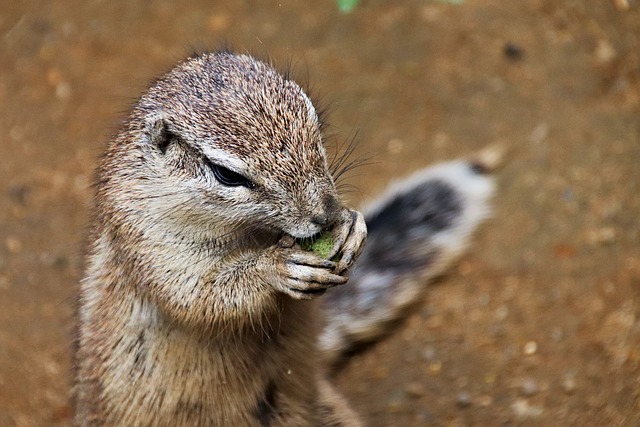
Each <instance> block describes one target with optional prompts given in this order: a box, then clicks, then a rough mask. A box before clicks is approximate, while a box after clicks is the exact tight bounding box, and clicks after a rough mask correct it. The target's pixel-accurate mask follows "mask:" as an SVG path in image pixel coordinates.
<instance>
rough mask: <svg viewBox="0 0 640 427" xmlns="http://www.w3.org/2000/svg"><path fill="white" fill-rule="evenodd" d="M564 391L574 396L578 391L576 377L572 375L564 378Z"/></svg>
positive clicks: (566, 375)
mask: <svg viewBox="0 0 640 427" xmlns="http://www.w3.org/2000/svg"><path fill="white" fill-rule="evenodd" d="M562 389H563V390H564V392H565V393H567V394H573V393H574V392H575V391H576V376H575V375H574V374H572V373H568V374H565V375H564V377H563V378H562Z"/></svg>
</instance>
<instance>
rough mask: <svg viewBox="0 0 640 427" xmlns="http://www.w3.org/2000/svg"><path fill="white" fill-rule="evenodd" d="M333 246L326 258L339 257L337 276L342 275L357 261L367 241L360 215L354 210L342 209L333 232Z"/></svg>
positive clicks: (365, 226)
mask: <svg viewBox="0 0 640 427" xmlns="http://www.w3.org/2000/svg"><path fill="white" fill-rule="evenodd" d="M333 235H334V239H335V241H334V244H333V248H332V249H331V252H330V253H329V256H328V258H329V259H334V257H335V256H336V255H338V254H339V255H340V259H339V260H338V262H337V265H336V270H335V271H336V272H337V273H338V274H342V273H344V272H345V271H346V270H347V269H348V268H349V267H351V265H352V264H353V263H354V262H355V260H356V259H358V256H360V253H362V250H363V249H364V243H365V241H366V239H367V225H366V224H365V222H364V217H363V216H362V214H361V213H360V212H358V211H355V210H350V209H344V211H343V213H342V215H341V217H340V221H339V222H338V224H337V226H336V228H335V230H334V232H333Z"/></svg>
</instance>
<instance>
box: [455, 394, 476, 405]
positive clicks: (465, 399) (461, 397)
mask: <svg viewBox="0 0 640 427" xmlns="http://www.w3.org/2000/svg"><path fill="white" fill-rule="evenodd" d="M471 404H472V401H471V395H470V394H469V393H467V392H466V391H463V392H461V393H460V394H458V397H457V398H456V406H458V408H468V407H469V406H471Z"/></svg>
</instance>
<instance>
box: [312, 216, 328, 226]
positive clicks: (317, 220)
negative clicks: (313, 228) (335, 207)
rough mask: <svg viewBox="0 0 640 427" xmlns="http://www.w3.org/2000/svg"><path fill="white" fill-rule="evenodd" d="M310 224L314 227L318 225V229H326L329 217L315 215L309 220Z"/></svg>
mask: <svg viewBox="0 0 640 427" xmlns="http://www.w3.org/2000/svg"><path fill="white" fill-rule="evenodd" d="M311 222H312V223H314V224H315V225H319V226H320V227H326V226H327V225H329V215H327V214H326V213H324V214H322V215H316V216H314V217H312V218H311Z"/></svg>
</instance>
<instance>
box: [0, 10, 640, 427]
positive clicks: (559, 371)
mask: <svg viewBox="0 0 640 427" xmlns="http://www.w3.org/2000/svg"><path fill="white" fill-rule="evenodd" d="M254 3H259V5H255V4H254ZM455 3H459V4H455ZM11 4H13V5H11ZM224 41H227V42H229V43H231V44H232V45H233V46H236V47H237V48H239V49H241V50H250V51H257V52H259V53H263V54H264V53H269V54H270V55H271V56H272V57H273V58H274V59H275V60H276V62H277V63H279V64H282V65H283V66H284V65H286V64H287V62H289V61H290V62H291V63H292V64H294V65H295V67H296V70H297V74H298V75H299V76H300V77H301V80H302V81H303V82H304V81H308V82H310V83H312V86H313V88H314V90H315V91H316V92H318V93H319V94H320V95H322V97H323V98H324V99H325V101H326V102H327V103H329V104H331V111H332V114H331V116H330V118H331V122H332V123H333V125H334V126H333V127H332V128H331V131H332V133H334V134H335V135H336V138H337V140H338V141H344V140H346V139H348V138H349V137H350V136H351V135H353V134H354V133H355V132H356V130H359V133H358V139H359V140H360V141H361V142H360V145H359V149H358V154H359V155H366V154H370V153H375V154H376V159H377V160H376V162H375V163H374V164H372V165H369V166H366V167H363V168H361V169H359V170H358V171H357V172H356V173H354V174H353V175H352V177H351V182H352V183H353V184H355V185H357V186H358V188H359V189H360V193H357V194H354V195H353V196H352V200H353V203H354V204H359V203H362V202H363V201H365V200H366V199H368V198H370V197H373V196H374V195H375V194H376V192H377V191H379V190H380V189H381V188H383V186H384V185H385V183H386V182H387V181H389V180H391V179H393V178H394V177H399V176H402V175H405V174H406V173H408V172H409V171H412V170H415V169H418V168H420V167H422V166H424V165H426V164H428V163H431V162H435V161H439V160H444V159H450V158H454V157H456V156H462V155H467V154H469V153H472V152H473V151H475V150H477V149H480V148H481V147H483V146H485V145H487V144H490V143H496V142H498V143H502V144H504V145H505V146H507V147H508V148H509V149H510V161H509V163H508V164H507V165H506V167H505V168H504V169H503V170H502V171H501V172H500V174H499V176H498V182H499V186H500V191H499V194H498V196H497V198H496V200H495V216H494V219H493V220H492V221H491V222H490V223H488V224H487V225H486V226H485V227H483V229H482V230H481V232H480V233H479V235H478V236H477V239H476V241H475V243H474V248H473V250H472V252H471V253H470V254H469V255H468V256H466V257H465V258H464V259H463V260H462V262H461V263H460V264H459V265H458V266H457V267H456V268H455V269H454V270H453V271H452V272H451V273H450V274H448V275H447V276H446V277H444V278H443V279H442V280H440V281H439V282H438V283H437V284H435V285H433V287H432V291H431V292H430V293H429V296H428V298H427V299H426V300H425V301H424V303H423V304H422V305H421V307H419V308H418V310H417V311H416V312H415V314H414V315H413V316H412V317H411V318H409V319H408V321H407V322H406V324H405V325H403V327H402V328H401V329H399V330H398V333H397V334H396V335H395V336H394V337H392V338H391V339H389V340H387V341H385V342H383V343H381V344H380V345H378V346H376V347H374V348H373V349H372V350H371V351H369V352H368V353H365V354H363V355H361V356H358V357H356V358H355V359H354V361H353V363H352V364H351V365H350V366H349V367H348V368H347V369H346V370H345V371H344V372H343V373H342V375H341V376H340V378H339V382H340V385H341V387H342V389H343V390H344V391H345V394H346V395H347V396H348V397H349V399H350V401H351V402H352V404H353V406H354V407H355V408H357V410H358V411H359V412H360V413H361V414H363V416H364V418H365V419H366V420H367V421H368V423H369V424H370V425H372V426H390V425H398V426H400V425H403V426H404V425H416V426H417V425H434V426H440V425H446V426H448V425H456V426H458V425H460V426H466V425H468V426H472V425H475V426H495V425H524V426H556V425H557V426H565V425H585V426H586V425H590V426H604V425H616V426H618V425H628V426H634V425H640V415H639V414H640V387H639V384H640V347H639V344H640V245H639V244H638V242H639V239H640V220H639V219H638V216H639V215H638V214H639V213H640V195H639V193H640V168H639V167H638V164H639V162H640V115H639V113H640V4H639V3H638V2H637V1H635V0H628V1H625V0H618V1H615V2H609V1H604V0H603V1H599V2H596V1H591V2H582V1H570V0H528V1H517V2H492V1H489V0H467V1H465V2H452V3H447V2H438V1H429V0H407V1H403V2H397V1H382V0H370V1H367V0H363V1H362V2H361V4H360V5H359V6H358V7H357V8H356V9H355V10H354V11H353V12H352V13H351V14H348V15H345V14H341V13H340V12H338V10H337V8H336V7H335V4H334V3H333V2H332V1H323V2H319V1H317V2H311V1H309V2H302V1H297V2H296V1H290V0H282V1H279V2H275V1H265V2H249V1H246V0H245V1H233V2H232V1H228V2H219V1H197V2H170V1H154V2H142V1H138V2H131V1H119V0H118V1H108V2H107V1H97V0H94V1H79V0H69V1H65V2H44V1H32V0H23V1H21V2H3V4H2V5H1V6H0V43H1V46H2V47H1V48H0V123H1V124H2V126H1V127H0V135H1V142H0V158H1V159H2V160H1V161H0V198H1V199H2V201H1V206H2V209H0V425H2V426H61V425H69V423H70V417H71V407H70V405H69V396H70V377H71V374H70V372H71V369H72V367H71V354H72V353H71V348H72V341H73V339H72V336H73V334H72V332H73V322H74V321H73V311H74V309H73V307H74V301H75V294H76V290H77V282H78V280H79V279H80V277H81V274H82V255H81V254H82V244H83V239H84V229H85V226H86V221H87V212H88V206H89V205H90V195H91V190H90V188H89V186H88V183H89V182H90V180H91V178H90V177H91V172H92V169H93V167H94V164H95V157H96V156H97V155H98V153H99V152H100V150H101V147H102V144H103V143H104V141H105V140H106V139H108V137H109V135H110V134H111V133H113V132H114V131H115V129H116V128H117V125H118V122H119V119H120V118H121V117H122V114H123V111H125V110H126V108H127V106H128V105H129V104H130V103H131V102H132V100H134V99H135V97H136V96H137V95H138V94H139V93H140V92H141V91H142V90H143V89H144V87H145V84H146V82H147V81H148V80H149V79H151V78H152V77H154V76H156V75H158V74H160V73H162V72H163V71H165V70H167V69H168V68H170V66H171V64H173V63H174V62H175V61H176V60H178V59H179V58H181V57H183V56H184V55H185V54H188V53H189V52H190V50H191V49H203V48H215V47H216V46H218V45H219V44H220V43H222V42H224Z"/></svg>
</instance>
